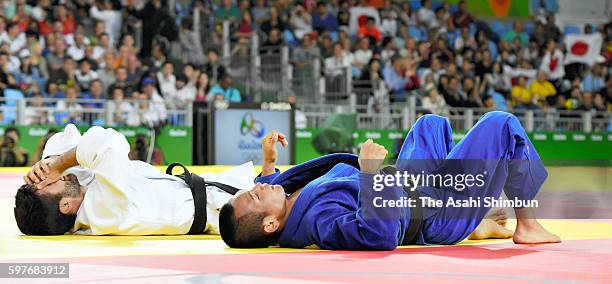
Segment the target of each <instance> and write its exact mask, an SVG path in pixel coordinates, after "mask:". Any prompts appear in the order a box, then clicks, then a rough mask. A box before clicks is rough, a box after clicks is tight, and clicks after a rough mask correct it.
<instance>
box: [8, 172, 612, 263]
mask: <svg viewBox="0 0 612 284" xmlns="http://www.w3.org/2000/svg"><path fill="white" fill-rule="evenodd" d="M227 168H228V167H226V166H207V167H190V170H192V171H193V172H196V173H197V172H218V171H222V170H224V169H227ZM283 168H287V167H283ZM160 169H163V167H160ZM26 171H27V168H18V169H6V168H0V172H4V173H23V172H26ZM3 190H12V189H3ZM13 206H14V200H13V199H12V198H0V212H1V213H0V224H1V225H0V261H6V260H17V259H52V258H66V257H94V256H127V255H199V254H241V253H264V252H265V253H269V252H305V251H321V250H304V249H284V248H267V249H255V250H237V249H229V248H227V246H225V244H224V243H223V242H222V241H221V240H220V238H219V237H218V236H211V235H199V236H192V235H190V236H73V235H65V236H53V237H41V236H23V235H21V234H20V232H19V230H18V229H17V225H16V224H15V220H14V217H13ZM542 223H543V225H544V226H545V227H546V228H547V229H549V230H550V231H552V232H555V233H557V234H558V235H559V236H560V237H561V238H562V239H563V240H565V241H569V240H588V239H611V238H612V222H597V221H580V220H542ZM514 224H515V223H514V222H513V220H509V222H508V227H509V228H514ZM499 242H511V240H485V241H468V240H466V241H464V242H462V243H460V245H480V244H490V243H499ZM411 247H416V246H411ZM411 247H402V248H400V249H409V248H411Z"/></svg>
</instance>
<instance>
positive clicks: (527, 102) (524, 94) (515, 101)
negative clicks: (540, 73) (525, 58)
mask: <svg viewBox="0 0 612 284" xmlns="http://www.w3.org/2000/svg"><path fill="white" fill-rule="evenodd" d="M511 94H512V105H513V106H514V108H516V109H533V108H535V104H534V100H533V95H532V94H531V91H529V89H528V88H527V79H526V78H525V77H524V76H520V77H518V82H517V84H516V85H515V86H514V87H512V91H511Z"/></svg>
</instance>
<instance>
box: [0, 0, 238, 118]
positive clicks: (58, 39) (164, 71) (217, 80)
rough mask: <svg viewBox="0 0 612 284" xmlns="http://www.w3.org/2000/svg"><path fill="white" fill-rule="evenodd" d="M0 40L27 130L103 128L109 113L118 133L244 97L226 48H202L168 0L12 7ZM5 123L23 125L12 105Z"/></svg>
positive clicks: (2, 85)
mask: <svg viewBox="0 0 612 284" xmlns="http://www.w3.org/2000/svg"><path fill="white" fill-rule="evenodd" d="M200 4H202V3H200ZM0 33H1V34H0V66H1V70H0V94H2V96H3V97H4V98H5V102H4V103H3V105H5V106H11V105H12V106H14V105H15V102H14V100H15V99H19V98H24V97H25V98H30V99H29V100H28V105H27V108H26V111H25V117H26V118H25V123H27V124H60V125H63V124H66V123H76V124H104V123H105V122H106V120H105V119H106V117H105V114H104V110H103V109H104V108H105V107H110V108H112V113H113V124H114V125H116V126H121V125H129V126H138V125H147V126H157V125H160V124H162V123H164V122H166V121H172V120H175V122H180V120H184V115H183V116H178V115H172V114H169V113H170V112H171V111H172V110H185V109H187V106H188V105H189V104H191V103H192V102H194V101H206V100H208V99H220V100H225V99H227V100H229V101H240V100H241V98H242V97H241V95H240V92H239V91H238V90H236V89H235V88H232V86H231V83H232V79H231V78H230V77H229V74H228V72H226V69H225V67H224V66H223V65H221V64H220V63H219V62H218V51H217V50H214V49H212V50H208V51H207V52H206V51H205V50H203V48H202V41H201V40H200V37H199V36H198V34H197V33H196V32H195V31H194V29H193V24H192V19H191V17H189V16H187V15H186V14H183V15H178V14H176V13H172V12H170V9H169V7H167V1H162V0H124V1H119V0H93V1H92V0H76V1H57V0H41V1H27V0H4V1H0ZM173 43H174V44H175V43H178V44H179V46H180V47H181V50H180V55H181V56H180V58H172V57H171V56H170V47H171V44H173ZM213 92H214V93H213ZM94 100H96V101H94ZM2 116H3V117H2V119H0V120H2V121H3V122H4V123H6V124H10V123H14V122H15V119H16V116H15V111H14V110H12V111H11V110H10V108H4V109H3V111H2Z"/></svg>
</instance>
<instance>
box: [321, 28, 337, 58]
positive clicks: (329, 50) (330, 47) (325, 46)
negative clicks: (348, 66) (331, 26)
mask: <svg viewBox="0 0 612 284" xmlns="http://www.w3.org/2000/svg"><path fill="white" fill-rule="evenodd" d="M319 38H320V41H319V50H320V52H321V58H322V59H323V60H325V59H326V58H329V57H332V56H333V55H334V43H333V42H332V40H331V38H330V36H329V34H327V33H324V34H322V35H321V36H320V37H319Z"/></svg>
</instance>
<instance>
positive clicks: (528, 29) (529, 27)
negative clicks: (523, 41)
mask: <svg viewBox="0 0 612 284" xmlns="http://www.w3.org/2000/svg"><path fill="white" fill-rule="evenodd" d="M523 30H524V31H525V33H527V35H532V34H533V32H534V31H535V24H534V23H533V22H527V23H525V27H524V28H523Z"/></svg>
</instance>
